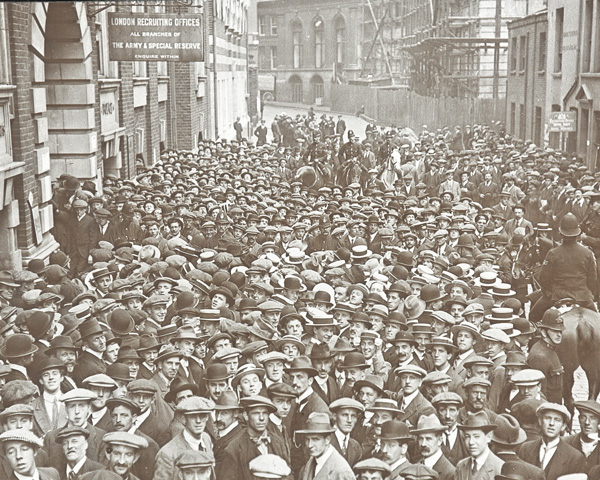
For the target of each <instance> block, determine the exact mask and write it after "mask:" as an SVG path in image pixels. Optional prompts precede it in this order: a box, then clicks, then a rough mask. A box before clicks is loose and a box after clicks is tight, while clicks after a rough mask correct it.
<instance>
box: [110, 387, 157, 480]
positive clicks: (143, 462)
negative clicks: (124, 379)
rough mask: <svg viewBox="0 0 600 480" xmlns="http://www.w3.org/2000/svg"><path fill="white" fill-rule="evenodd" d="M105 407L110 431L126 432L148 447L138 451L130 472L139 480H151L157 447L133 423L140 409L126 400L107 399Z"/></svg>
mask: <svg viewBox="0 0 600 480" xmlns="http://www.w3.org/2000/svg"><path fill="white" fill-rule="evenodd" d="M106 407H107V409H108V411H109V414H110V419H111V424H112V430H111V431H114V432H128V433H133V434H134V435H137V436H138V437H142V438H143V439H145V440H146V442H147V443H148V446H147V447H146V448H144V449H143V450H141V451H140V458H139V460H138V461H137V462H135V463H134V464H133V467H132V469H131V472H132V473H133V474H134V475H135V476H136V477H139V478H140V480H152V476H153V475H154V461H155V458H156V454H157V453H158V450H159V446H158V444H157V443H156V442H155V441H154V440H152V438H150V437H149V436H148V435H146V434H145V433H144V432H142V431H140V430H139V429H138V428H137V427H136V425H135V422H136V420H137V418H138V415H139V413H140V408H139V407H138V406H137V405H136V404H135V403H134V402H132V401H131V400H129V399H127V398H109V399H108V400H107V401H106Z"/></svg>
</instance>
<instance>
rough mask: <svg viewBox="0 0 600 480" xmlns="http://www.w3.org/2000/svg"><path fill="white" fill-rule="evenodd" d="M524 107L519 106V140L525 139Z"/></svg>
mask: <svg viewBox="0 0 600 480" xmlns="http://www.w3.org/2000/svg"><path fill="white" fill-rule="evenodd" d="M525 120H526V117H525V105H523V104H521V105H520V106H519V136H520V137H521V138H525V137H526V135H525V126H526V125H525Z"/></svg>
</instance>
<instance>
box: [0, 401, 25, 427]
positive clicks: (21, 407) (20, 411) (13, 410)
mask: <svg viewBox="0 0 600 480" xmlns="http://www.w3.org/2000/svg"><path fill="white" fill-rule="evenodd" d="M15 415H26V416H28V417H33V407H32V406H30V405H25V404H23V403H15V404H14V405H11V406H10V407H8V408H5V409H4V410H2V412H0V422H4V421H6V419H7V418H8V417H12V416H15Z"/></svg>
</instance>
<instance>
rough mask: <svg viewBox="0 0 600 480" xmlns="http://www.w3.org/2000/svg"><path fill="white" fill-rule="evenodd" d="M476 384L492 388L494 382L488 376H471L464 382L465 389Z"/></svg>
mask: <svg viewBox="0 0 600 480" xmlns="http://www.w3.org/2000/svg"><path fill="white" fill-rule="evenodd" d="M475 386H479V387H487V388H490V387H491V386H492V383H491V382H490V381H489V380H488V379H487V378H481V377H470V378H468V379H467V380H466V381H465V383H463V388H465V389H467V388H469V387H475Z"/></svg>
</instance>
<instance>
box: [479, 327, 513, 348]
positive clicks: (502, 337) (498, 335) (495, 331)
mask: <svg viewBox="0 0 600 480" xmlns="http://www.w3.org/2000/svg"><path fill="white" fill-rule="evenodd" d="M481 337H482V338H483V339H484V340H490V341H492V342H499V343H504V344H505V345H508V344H509V343H510V338H509V336H508V335H507V334H506V332H504V331H502V330H500V329H499V328H489V329H488V330H485V331H484V332H482V333H481Z"/></svg>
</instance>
